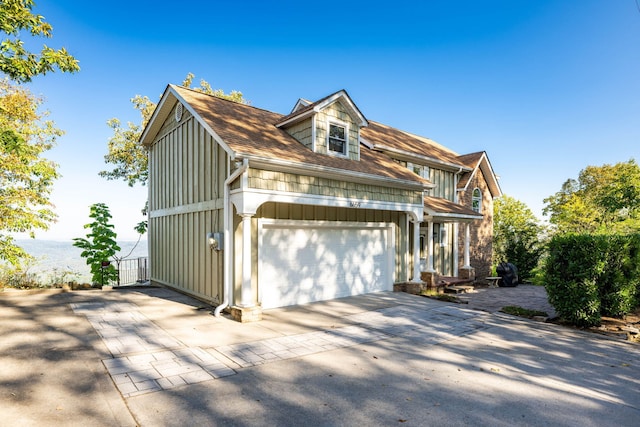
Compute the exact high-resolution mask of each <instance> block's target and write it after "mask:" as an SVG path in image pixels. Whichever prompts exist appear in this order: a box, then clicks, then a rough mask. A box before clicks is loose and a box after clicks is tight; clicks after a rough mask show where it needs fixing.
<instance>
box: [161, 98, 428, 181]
mask: <svg viewBox="0 0 640 427" xmlns="http://www.w3.org/2000/svg"><path fill="white" fill-rule="evenodd" d="M173 88H174V89H175V90H176V92H177V93H178V94H179V95H180V96H181V97H182V98H183V99H184V100H185V101H186V102H187V103H189V105H190V106H191V107H192V108H193V109H194V110H195V112H196V113H197V114H198V115H199V116H200V117H201V118H202V119H203V120H204V121H205V122H206V123H207V124H208V125H209V126H210V127H211V128H212V129H213V130H214V131H215V132H216V133H217V134H218V135H219V136H220V137H221V138H222V140H223V141H224V142H225V143H226V144H227V145H228V146H229V147H230V148H231V149H232V150H233V151H234V152H235V153H236V154H237V155H240V156H242V155H248V156H258V157H262V158H270V159H275V160H286V161H290V162H295V163H301V164H310V165H320V166H325V167H330V168H336V169H342V170H346V171H352V172H359V173H363V174H368V175H374V176H380V177H385V178H392V179H399V180H404V181H413V182H415V183H416V184H418V183H428V181H427V180H424V179H423V178H420V177H419V176H417V175H416V174H414V173H413V172H412V171H409V170H408V169H406V168H405V167H403V166H401V165H399V164H398V163H396V162H394V161H393V160H391V159H390V158H389V157H388V156H386V155H385V154H382V153H378V152H376V151H373V150H370V149H367V148H366V147H363V146H362V145H361V146H360V161H353V160H349V159H345V158H341V157H336V156H329V155H325V154H319V153H314V152H313V151H311V150H310V149H309V148H307V147H305V146H304V145H302V144H301V143H300V142H298V141H297V140H296V139H295V138H293V137H292V136H290V135H289V134H288V133H287V132H285V131H284V130H282V129H279V128H277V127H276V126H275V124H277V123H278V122H281V121H282V118H283V117H284V116H283V115H281V114H278V113H273V112H270V111H267V110H262V109H259V108H256V107H252V106H249V105H244V104H239V103H237V102H232V101H227V100H225V99H221V98H217V97H215V96H211V95H207V94H203V93H200V92H197V91H194V90H191V89H187V88H184V87H179V86H173ZM363 129H366V128H363Z"/></svg>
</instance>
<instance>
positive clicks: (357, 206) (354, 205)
mask: <svg viewBox="0 0 640 427" xmlns="http://www.w3.org/2000/svg"><path fill="white" fill-rule="evenodd" d="M351 207H352V208H359V207H360V202H351Z"/></svg>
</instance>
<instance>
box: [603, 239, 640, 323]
mask: <svg viewBox="0 0 640 427" xmlns="http://www.w3.org/2000/svg"><path fill="white" fill-rule="evenodd" d="M606 240H607V244H608V245H607V246H608V247H607V252H606V254H603V255H604V256H605V261H606V266H607V268H606V269H605V271H604V272H603V274H602V276H600V278H599V283H600V295H601V298H602V314H603V315H605V316H611V317H621V316H624V315H626V314H628V313H629V312H630V311H632V310H633V309H634V308H635V307H636V306H637V303H638V299H637V297H638V290H639V289H640V271H639V270H640V267H639V265H638V264H639V263H640V257H639V256H638V251H639V250H640V235H633V236H619V235H613V236H607V237H606Z"/></svg>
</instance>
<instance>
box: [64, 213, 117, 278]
mask: <svg viewBox="0 0 640 427" xmlns="http://www.w3.org/2000/svg"><path fill="white" fill-rule="evenodd" d="M89 218H93V222H90V223H89V224H86V225H85V226H84V228H87V229H90V230H91V231H90V232H89V233H88V234H87V238H86V239H85V238H80V237H77V238H75V239H73V246H75V247H77V248H80V249H82V253H81V254H80V256H82V257H83V258H86V260H87V265H88V266H89V268H90V269H91V276H92V281H93V283H102V284H108V283H112V282H115V281H117V279H118V271H117V270H116V268H115V267H114V266H113V264H111V260H116V258H115V255H116V254H117V253H118V251H119V250H120V246H118V243H117V241H116V237H117V235H116V232H115V231H114V230H113V228H114V227H113V225H112V224H110V223H109V220H110V219H111V213H110V212H109V208H108V207H107V205H105V204H104V203H96V204H93V205H91V206H90V211H89ZM107 263H108V264H107Z"/></svg>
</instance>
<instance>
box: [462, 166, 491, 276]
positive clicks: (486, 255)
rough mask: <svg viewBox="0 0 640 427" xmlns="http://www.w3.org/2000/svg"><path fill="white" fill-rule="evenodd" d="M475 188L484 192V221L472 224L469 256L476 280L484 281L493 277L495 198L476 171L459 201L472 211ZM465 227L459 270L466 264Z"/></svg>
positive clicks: (480, 174)
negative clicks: (464, 255)
mask: <svg viewBox="0 0 640 427" xmlns="http://www.w3.org/2000/svg"><path fill="white" fill-rule="evenodd" d="M475 188H479V189H480V191H481V192H482V215H483V216H484V219H482V220H476V221H473V222H472V223H471V228H470V234H471V244H470V246H469V255H470V263H471V267H473V268H474V269H475V273H476V279H477V280H482V279H484V278H485V277H488V276H491V265H492V262H493V197H492V196H491V191H489V187H488V186H487V183H486V181H485V179H484V175H483V174H482V171H481V170H480V169H478V170H477V171H476V174H475V176H474V177H473V179H472V180H471V182H470V183H469V185H468V186H467V190H466V191H464V192H460V194H458V201H459V202H460V203H461V204H462V205H464V206H466V207H468V208H469V209H471V199H472V196H473V190H474V189H475ZM464 227H465V225H464V224H460V228H459V239H458V253H459V254H460V257H459V262H458V268H459V269H461V268H462V266H463V264H464V257H463V256H462V254H464Z"/></svg>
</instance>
